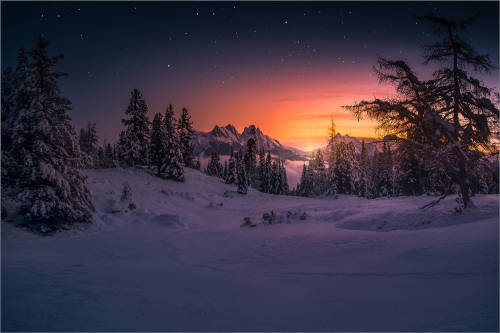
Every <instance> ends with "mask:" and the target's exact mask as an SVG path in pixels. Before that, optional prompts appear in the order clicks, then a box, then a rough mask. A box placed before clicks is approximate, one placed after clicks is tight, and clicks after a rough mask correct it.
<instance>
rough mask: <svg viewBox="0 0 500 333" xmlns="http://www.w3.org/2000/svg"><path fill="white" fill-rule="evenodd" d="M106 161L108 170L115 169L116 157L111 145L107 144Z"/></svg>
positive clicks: (105, 150) (105, 149)
mask: <svg viewBox="0 0 500 333" xmlns="http://www.w3.org/2000/svg"><path fill="white" fill-rule="evenodd" d="M104 159H105V161H106V166H105V167H106V168H114V167H115V155H114V152H113V147H112V146H111V144H109V143H107V144H106V145H105V147H104Z"/></svg>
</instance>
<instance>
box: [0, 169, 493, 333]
mask: <svg viewBox="0 0 500 333" xmlns="http://www.w3.org/2000/svg"><path fill="white" fill-rule="evenodd" d="M86 174H87V175H88V176H89V180H88V187H89V189H90V191H91V192H92V197H93V203H94V206H95V207H96V213H95V214H94V223H93V224H91V225H85V227H82V228H81V229H79V230H78V229H74V230H70V231H64V232H60V233H57V234H55V235H52V236H48V237H42V236H37V235H35V234H32V233H29V232H27V231H25V230H23V229H19V228H16V227H14V226H13V224H12V223H8V222H7V221H6V220H5V219H4V220H3V221H2V308H1V309H2V327H1V328H2V330H4V331H485V330H488V331H498V329H499V326H498V322H499V316H498V311H499V307H498V292H499V290H498V260H499V257H498V250H499V249H498V195H481V196H475V197H473V202H474V204H475V208H472V209H469V210H467V211H466V212H464V213H463V214H461V215H455V214H454V213H453V207H455V206H456V203H455V202H454V198H453V197H449V198H446V199H445V200H443V201H442V202H441V203H440V204H439V205H437V206H435V207H433V208H431V209H428V210H425V211H422V210H421V209H420V208H419V207H421V206H422V205H424V204H426V203H428V202H429V201H431V200H432V199H433V198H431V197H427V196H421V197H398V198H392V199H387V198H382V199H376V200H367V199H363V198H358V197H354V196H344V195H340V196H339V199H337V200H335V199H332V198H321V199H310V198H303V197H292V196H282V195H279V196H278V195H271V194H265V193H260V192H258V191H256V190H254V189H251V188H249V190H248V194H246V195H241V194H238V193H237V192H236V188H235V186H234V185H228V184H224V183H223V182H222V181H221V179H218V178H215V177H209V176H206V175H204V174H202V173H201V172H199V171H195V170H191V169H186V182H185V183H178V182H174V181H170V180H164V179H160V178H156V177H153V176H151V175H149V174H147V173H145V172H144V171H141V170H137V169H120V168H117V169H104V170H88V171H86ZM125 180H126V184H127V185H128V186H130V189H131V191H130V193H131V194H132V196H131V197H127V198H126V200H121V196H122V193H123V190H124V187H126V186H125V185H124V181H125ZM131 200H133V203H134V204H135V206H136V208H135V209H133V210H129V209H127V208H128V206H127V205H128V204H130V201H131ZM5 204H6V206H7V209H8V218H7V220H9V219H10V220H14V221H15V220H16V216H15V215H14V214H12V213H11V212H12V203H7V202H6V203H5ZM271 212H273V213H272V214H271ZM265 214H267V215H265ZM304 214H305V215H304ZM301 216H305V217H304V218H301ZM287 217H288V218H287ZM247 221H250V222H249V224H254V225H255V227H253V228H250V227H249V228H245V227H240V226H241V225H242V224H243V223H245V222H247ZM266 221H273V222H277V223H267V224H266V223H263V222H266ZM280 221H281V222H283V223H280Z"/></svg>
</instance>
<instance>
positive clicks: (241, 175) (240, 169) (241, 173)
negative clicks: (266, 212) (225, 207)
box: [236, 153, 248, 194]
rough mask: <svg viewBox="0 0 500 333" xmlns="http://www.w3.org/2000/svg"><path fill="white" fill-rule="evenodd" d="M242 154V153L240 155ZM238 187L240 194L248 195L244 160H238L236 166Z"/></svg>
mask: <svg viewBox="0 0 500 333" xmlns="http://www.w3.org/2000/svg"><path fill="white" fill-rule="evenodd" d="M240 154H241V153H240ZM236 186H237V187H238V193H240V194H246V193H247V192H248V188H247V175H246V172H245V166H244V163H243V161H242V158H238V159H237V164H236Z"/></svg>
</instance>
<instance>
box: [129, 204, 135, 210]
mask: <svg viewBox="0 0 500 333" xmlns="http://www.w3.org/2000/svg"><path fill="white" fill-rule="evenodd" d="M128 209H129V210H134V209H137V206H136V205H135V203H133V202H131V203H129V204H128Z"/></svg>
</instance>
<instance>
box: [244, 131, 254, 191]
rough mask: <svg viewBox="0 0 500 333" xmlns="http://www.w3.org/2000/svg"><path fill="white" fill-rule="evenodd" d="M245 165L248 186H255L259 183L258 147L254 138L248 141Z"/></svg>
mask: <svg viewBox="0 0 500 333" xmlns="http://www.w3.org/2000/svg"><path fill="white" fill-rule="evenodd" d="M244 165H245V173H246V175H247V181H248V184H249V185H250V184H252V185H254V186H255V185H256V183H257V145H256V143H255V139H253V138H250V139H248V141H247V146H246V152H245V157H244Z"/></svg>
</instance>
